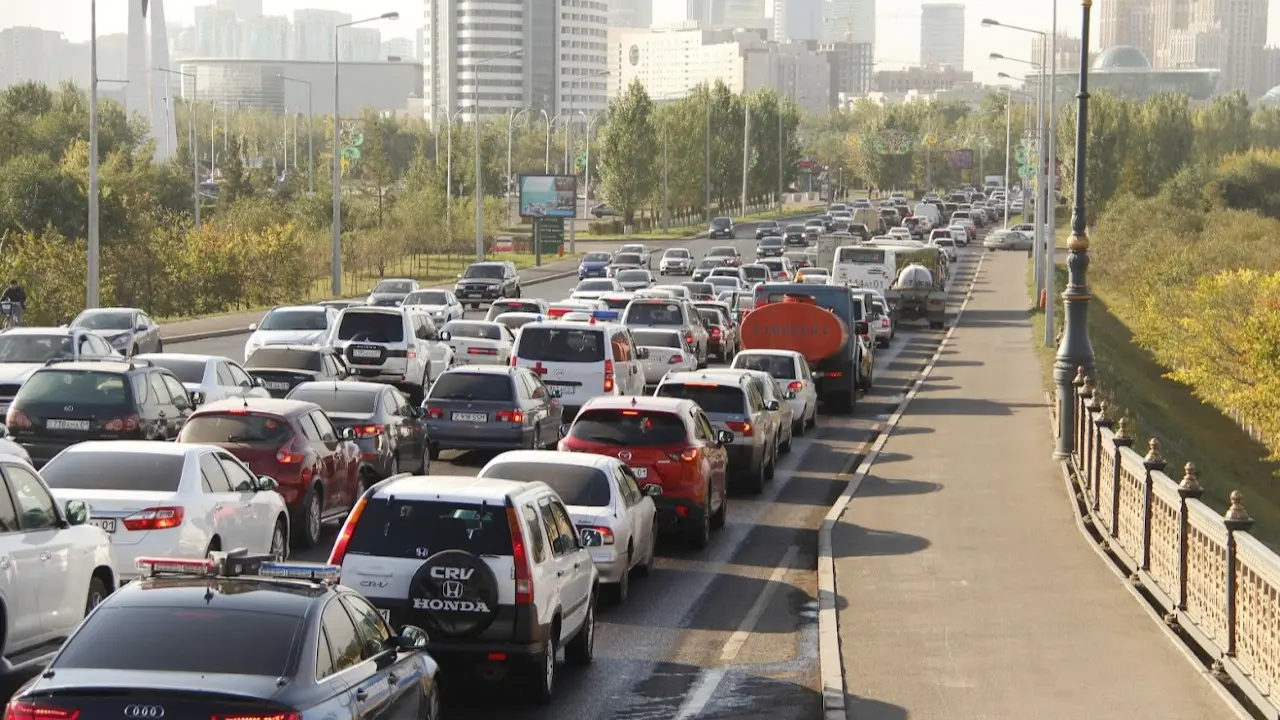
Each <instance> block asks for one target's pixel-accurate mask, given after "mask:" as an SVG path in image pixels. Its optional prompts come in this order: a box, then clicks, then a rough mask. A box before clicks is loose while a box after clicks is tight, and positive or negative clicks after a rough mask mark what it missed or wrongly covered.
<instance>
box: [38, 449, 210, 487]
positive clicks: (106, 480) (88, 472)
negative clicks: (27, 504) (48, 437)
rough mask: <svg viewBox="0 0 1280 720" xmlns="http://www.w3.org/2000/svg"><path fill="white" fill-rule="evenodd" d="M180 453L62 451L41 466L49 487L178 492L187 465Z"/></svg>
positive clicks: (42, 475) (41, 472) (42, 474)
mask: <svg viewBox="0 0 1280 720" xmlns="http://www.w3.org/2000/svg"><path fill="white" fill-rule="evenodd" d="M186 462H187V460H186V457H185V456H183V455H167V454H166V455H160V454H151V453H122V452H92V451H89V452H74V451H73V452H64V453H62V454H60V455H58V456H57V457H55V458H54V459H53V460H51V461H49V464H48V465H45V466H44V467H43V468H41V469H40V477H43V478H44V482H45V484H46V485H48V486H49V487H51V488H55V489H58V488H63V489H74V490H137V491H142V492H177V491H178V483H179V482H180V481H181V480H182V468H183V466H184V465H186Z"/></svg>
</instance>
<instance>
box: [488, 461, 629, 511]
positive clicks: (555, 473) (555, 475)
mask: <svg viewBox="0 0 1280 720" xmlns="http://www.w3.org/2000/svg"><path fill="white" fill-rule="evenodd" d="M480 477H490V478H501V479H503V480H515V481H516V482H541V483H546V484H547V485H550V486H551V489H552V490H555V491H556V494H557V495H559V496H560V499H561V500H563V501H564V504H565V505H578V506H583V507H608V505H609V498H610V497H611V494H610V492H609V478H607V477H605V474H604V472H603V471H601V470H599V469H598V468H591V467H579V466H576V465H559V464H556V463H523V462H508V463H499V464H497V465H494V466H493V467H490V468H486V469H485V471H484V472H483V473H481V474H480Z"/></svg>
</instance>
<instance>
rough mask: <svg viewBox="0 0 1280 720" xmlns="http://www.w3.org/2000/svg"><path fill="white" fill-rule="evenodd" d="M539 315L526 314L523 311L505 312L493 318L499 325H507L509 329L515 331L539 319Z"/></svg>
mask: <svg viewBox="0 0 1280 720" xmlns="http://www.w3.org/2000/svg"><path fill="white" fill-rule="evenodd" d="M537 319H538V316H537V315H524V314H522V313H503V314H501V315H499V316H497V317H495V318H494V319H493V321H494V322H496V323H498V324H499V325H506V326H507V329H508V330H511V331H512V332H515V331H516V330H519V329H520V328H522V327H524V326H525V325H528V324H529V323H531V322H533V321H534V320H537Z"/></svg>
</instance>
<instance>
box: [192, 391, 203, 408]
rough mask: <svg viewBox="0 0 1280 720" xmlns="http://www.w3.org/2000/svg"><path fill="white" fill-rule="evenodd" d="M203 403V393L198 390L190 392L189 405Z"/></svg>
mask: <svg viewBox="0 0 1280 720" xmlns="http://www.w3.org/2000/svg"><path fill="white" fill-rule="evenodd" d="M203 404H204V393H202V392H200V391H199V390H197V391H195V392H193V393H191V407H196V406H197V405H203Z"/></svg>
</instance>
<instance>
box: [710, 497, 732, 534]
mask: <svg viewBox="0 0 1280 720" xmlns="http://www.w3.org/2000/svg"><path fill="white" fill-rule="evenodd" d="M728 517H729V497H728V496H727V495H721V496H720V508H719V509H718V510H716V511H715V512H714V513H712V514H711V529H712V530H719V529H721V528H723V527H724V523H725V520H726V519H727V518H728Z"/></svg>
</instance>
